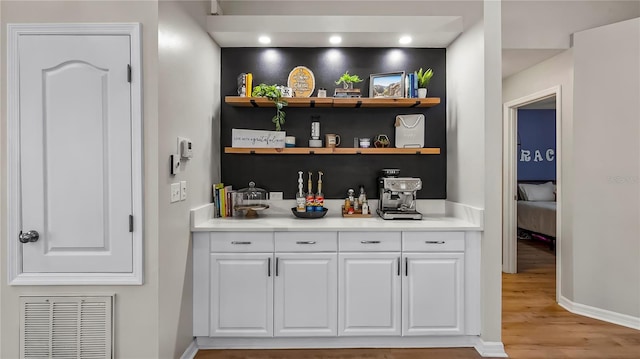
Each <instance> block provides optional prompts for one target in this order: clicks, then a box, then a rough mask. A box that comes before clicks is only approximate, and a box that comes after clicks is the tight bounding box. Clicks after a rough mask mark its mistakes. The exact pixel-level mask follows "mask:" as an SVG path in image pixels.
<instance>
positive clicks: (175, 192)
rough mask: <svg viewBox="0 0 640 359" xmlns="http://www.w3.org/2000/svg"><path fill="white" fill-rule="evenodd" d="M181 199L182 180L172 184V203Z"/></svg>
mask: <svg viewBox="0 0 640 359" xmlns="http://www.w3.org/2000/svg"><path fill="white" fill-rule="evenodd" d="M179 200H180V182H176V183H172V184H171V203H173V202H178V201H179Z"/></svg>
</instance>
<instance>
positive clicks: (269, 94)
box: [251, 84, 288, 131]
mask: <svg viewBox="0 0 640 359" xmlns="http://www.w3.org/2000/svg"><path fill="white" fill-rule="evenodd" d="M251 96H252V97H266V98H268V99H269V100H271V101H272V102H273V104H274V105H275V106H276V115H275V116H273V118H272V119H271V122H273V123H274V124H275V125H276V131H282V125H284V117H285V116H286V113H285V112H284V111H283V110H282V109H283V108H284V107H285V106H287V105H288V103H287V101H285V100H283V99H282V92H281V91H280V89H279V88H278V85H265V84H260V85H258V86H256V87H254V88H253V91H252V92H251Z"/></svg>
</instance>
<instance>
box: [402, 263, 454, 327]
mask: <svg viewBox="0 0 640 359" xmlns="http://www.w3.org/2000/svg"><path fill="white" fill-rule="evenodd" d="M403 260H404V262H405V268H404V270H405V271H404V273H403V276H402V335H434V334H442V335H450V334H463V330H464V328H463V320H464V253H409V254H404V256H403Z"/></svg>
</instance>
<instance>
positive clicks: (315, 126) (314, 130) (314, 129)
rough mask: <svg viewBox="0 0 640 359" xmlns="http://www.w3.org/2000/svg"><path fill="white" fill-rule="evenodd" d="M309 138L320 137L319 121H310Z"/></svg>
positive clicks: (317, 138) (315, 138)
mask: <svg viewBox="0 0 640 359" xmlns="http://www.w3.org/2000/svg"><path fill="white" fill-rule="evenodd" d="M311 138H312V139H314V140H319V139H320V122H311Z"/></svg>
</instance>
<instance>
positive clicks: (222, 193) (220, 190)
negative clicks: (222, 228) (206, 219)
mask: <svg viewBox="0 0 640 359" xmlns="http://www.w3.org/2000/svg"><path fill="white" fill-rule="evenodd" d="M236 193H237V192H236V191H235V190H234V189H233V187H232V186H230V185H227V186H225V185H224V183H216V184H214V185H213V207H214V211H213V217H214V218H225V217H233V215H234V208H233V205H234V202H235V201H236V196H235V194H236Z"/></svg>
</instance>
